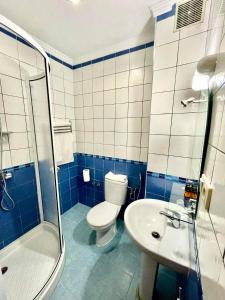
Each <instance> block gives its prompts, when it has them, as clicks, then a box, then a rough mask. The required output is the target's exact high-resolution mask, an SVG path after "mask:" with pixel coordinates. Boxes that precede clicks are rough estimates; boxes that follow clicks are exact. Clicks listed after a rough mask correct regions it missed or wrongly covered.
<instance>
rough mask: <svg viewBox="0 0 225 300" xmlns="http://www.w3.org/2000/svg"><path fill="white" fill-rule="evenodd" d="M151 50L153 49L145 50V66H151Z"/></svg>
mask: <svg viewBox="0 0 225 300" xmlns="http://www.w3.org/2000/svg"><path fill="white" fill-rule="evenodd" d="M153 50H154V47H148V48H146V49H145V66H152V65H153Z"/></svg>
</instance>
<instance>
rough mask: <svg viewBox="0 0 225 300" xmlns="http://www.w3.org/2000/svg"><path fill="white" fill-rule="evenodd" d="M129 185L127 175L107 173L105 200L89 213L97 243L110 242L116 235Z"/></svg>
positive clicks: (103, 244) (101, 244) (90, 224)
mask: <svg viewBox="0 0 225 300" xmlns="http://www.w3.org/2000/svg"><path fill="white" fill-rule="evenodd" d="M127 185H128V179H127V176H126V175H120V174H114V173H112V172H108V173H107V174H106V175H105V187H104V188H105V201H104V202H102V203H100V204H98V205H96V206H94V207H93V208H92V209H90V210H89V212H88V214H87V222H88V224H89V226H90V227H91V228H92V229H94V230H95V231H96V245H97V246H99V247H101V246H105V245H107V244H108V243H110V242H111V240H112V239H113V238H114V236H115V235H116V232H117V228H116V218H117V216H118V214H119V212H120V209H121V206H122V205H123V204H124V203H125V200H126V194H127Z"/></svg>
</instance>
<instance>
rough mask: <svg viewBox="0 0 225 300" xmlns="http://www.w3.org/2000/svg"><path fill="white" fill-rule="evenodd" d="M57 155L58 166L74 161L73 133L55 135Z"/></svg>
mask: <svg viewBox="0 0 225 300" xmlns="http://www.w3.org/2000/svg"><path fill="white" fill-rule="evenodd" d="M55 154H56V163H57V165H58V166H59V165H63V164H67V163H70V162H72V161H73V160H74V159H73V134H72V132H64V133H55Z"/></svg>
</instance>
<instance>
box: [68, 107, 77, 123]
mask: <svg viewBox="0 0 225 300" xmlns="http://www.w3.org/2000/svg"><path fill="white" fill-rule="evenodd" d="M66 119H69V120H74V119H75V116H74V109H73V107H69V106H66Z"/></svg>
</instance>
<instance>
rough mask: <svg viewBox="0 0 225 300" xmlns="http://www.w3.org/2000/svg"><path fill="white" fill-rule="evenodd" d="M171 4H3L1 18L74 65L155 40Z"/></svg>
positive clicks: (53, 0) (86, 0) (120, 0)
mask: <svg viewBox="0 0 225 300" xmlns="http://www.w3.org/2000/svg"><path fill="white" fill-rule="evenodd" d="M150 8H151V9H152V10H153V13H154V14H155V15H158V14H160V13H162V12H164V11H166V10H169V9H170V8H171V0H80V3H79V4H78V5H74V4H72V3H71V2H69V1H68V0H20V1H18V0H1V1H0V13H1V14H3V15H4V16H6V17H7V18H9V19H10V20H11V21H13V22H15V23H16V24H17V25H19V26H20V27H22V28H23V29H25V30H26V31H27V32H29V33H31V34H32V35H34V36H36V37H37V38H39V39H40V40H42V41H44V42H45V43H47V44H49V45H51V46H52V47H54V48H56V49H58V50H60V51H61V52H63V53H65V54H66V55H68V56H69V57H71V58H72V59H73V60H74V62H82V61H85V60H88V59H92V58H95V57H98V56H102V55H105V54H106V53H107V54H108V53H110V52H114V51H118V50H121V49H125V48H129V47H132V46H135V45H138V44H141V43H145V42H148V41H151V40H153V24H154V23H153V18H152V13H151V9H150Z"/></svg>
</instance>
